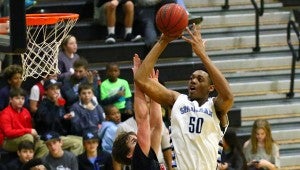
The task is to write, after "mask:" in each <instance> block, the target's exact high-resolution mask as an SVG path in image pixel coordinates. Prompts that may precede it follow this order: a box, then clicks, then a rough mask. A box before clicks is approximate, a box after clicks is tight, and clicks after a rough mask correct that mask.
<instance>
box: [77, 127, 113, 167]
mask: <svg viewBox="0 0 300 170" xmlns="http://www.w3.org/2000/svg"><path fill="white" fill-rule="evenodd" d="M83 146H84V148H85V152H84V153H83V154H81V155H79V156H78V157H77V159H78V165H79V169H80V170H100V169H101V170H102V169H103V170H112V169H113V168H112V157H111V155H110V153H108V152H106V151H103V150H100V148H101V147H99V139H98V136H97V134H96V133H94V132H93V131H86V132H85V133H84V134H83Z"/></svg>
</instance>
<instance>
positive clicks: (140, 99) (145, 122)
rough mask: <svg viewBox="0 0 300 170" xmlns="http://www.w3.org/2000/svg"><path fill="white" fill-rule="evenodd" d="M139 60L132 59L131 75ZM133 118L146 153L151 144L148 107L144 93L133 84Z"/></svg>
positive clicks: (134, 71)
mask: <svg viewBox="0 0 300 170" xmlns="http://www.w3.org/2000/svg"><path fill="white" fill-rule="evenodd" d="M140 64H141V61H140V60H139V59H136V58H134V59H133V69H132V70H133V75H135V74H136V71H137V69H138V68H139V67H140ZM133 106H134V110H135V120H136V123H137V141H138V144H139V145H140V147H141V149H142V151H143V153H144V154H145V155H148V152H149V150H150V146H151V139H150V138H151V133H150V117H149V109H148V106H147V101H146V98H145V94H144V93H143V92H142V91H141V90H140V88H139V87H137V86H136V84H134V102H133Z"/></svg>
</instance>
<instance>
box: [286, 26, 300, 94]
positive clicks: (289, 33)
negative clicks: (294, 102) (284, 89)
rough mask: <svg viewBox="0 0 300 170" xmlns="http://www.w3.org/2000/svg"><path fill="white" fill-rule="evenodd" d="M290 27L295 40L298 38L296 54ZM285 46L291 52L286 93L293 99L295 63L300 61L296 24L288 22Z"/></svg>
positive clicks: (299, 39) (299, 41)
mask: <svg viewBox="0 0 300 170" xmlns="http://www.w3.org/2000/svg"><path fill="white" fill-rule="evenodd" d="M291 27H292V28H293V30H294V31H295V33H296V35H297V38H298V43H299V45H298V54H297V52H296V50H295V48H294V46H293V44H292V42H291ZM287 44H288V46H289V48H290V50H291V52H292V55H293V56H292V57H293V58H292V67H291V82H290V91H289V92H288V93H287V95H286V96H287V97H288V98H293V97H294V81H295V72H296V61H297V60H298V61H299V60H300V37H299V30H298V28H297V26H296V22H295V21H292V20H290V21H289V23H288V26H287Z"/></svg>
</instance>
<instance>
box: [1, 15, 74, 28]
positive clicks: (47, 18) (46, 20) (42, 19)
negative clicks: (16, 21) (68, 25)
mask: <svg viewBox="0 0 300 170" xmlns="http://www.w3.org/2000/svg"><path fill="white" fill-rule="evenodd" d="M78 17H79V15H78V14H74V13H44V14H26V25H27V26H35V25H51V24H56V23H57V22H59V21H62V20H77V19H78ZM0 22H1V21H0Z"/></svg>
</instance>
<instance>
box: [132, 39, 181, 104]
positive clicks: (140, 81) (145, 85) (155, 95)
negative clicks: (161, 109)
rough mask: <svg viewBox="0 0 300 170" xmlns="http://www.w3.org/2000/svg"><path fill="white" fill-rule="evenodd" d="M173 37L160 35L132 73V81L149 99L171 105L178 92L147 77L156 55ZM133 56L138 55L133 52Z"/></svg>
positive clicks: (155, 60) (156, 57) (158, 54)
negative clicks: (134, 72) (133, 73)
mask: <svg viewBox="0 0 300 170" xmlns="http://www.w3.org/2000/svg"><path fill="white" fill-rule="evenodd" d="M173 39H174V38H172V37H167V36H165V35H162V36H161V37H160V39H159V40H158V42H157V43H156V44H155V45H154V47H153V48H152V49H151V51H150V52H149V53H148V55H147V56H146V58H145V59H144V61H143V63H142V65H141V66H140V68H139V69H138V70H137V72H136V74H135V75H134V81H135V83H136V85H137V86H138V87H139V88H140V89H141V90H142V91H143V92H144V93H145V94H146V95H147V96H149V97H150V98H151V99H153V100H155V101H156V102H158V103H159V104H162V105H166V106H172V105H173V104H174V102H175V100H176V98H177V97H178V95H179V93H178V92H175V91H171V90H168V89H167V88H165V87H164V86H163V85H161V84H160V83H159V82H157V81H154V80H152V79H150V78H149V75H150V73H151V72H152V70H153V69H154V65H155V63H156V62H157V60H158V57H159V56H160V54H161V53H162V52H163V50H164V49H165V48H166V47H167V45H168V43H169V42H171V41H172V40H173ZM134 57H138V55H137V54H135V56H134Z"/></svg>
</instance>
